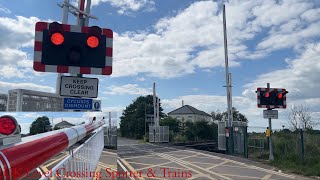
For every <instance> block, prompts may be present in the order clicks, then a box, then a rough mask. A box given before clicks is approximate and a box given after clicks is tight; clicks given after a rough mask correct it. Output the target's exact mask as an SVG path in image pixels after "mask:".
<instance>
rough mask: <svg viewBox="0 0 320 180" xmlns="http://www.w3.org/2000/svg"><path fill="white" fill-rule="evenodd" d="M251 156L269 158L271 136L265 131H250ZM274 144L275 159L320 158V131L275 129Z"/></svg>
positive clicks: (305, 159)
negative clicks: (267, 135)
mask: <svg viewBox="0 0 320 180" xmlns="http://www.w3.org/2000/svg"><path fill="white" fill-rule="evenodd" d="M248 136H249V138H248V147H249V149H248V150H249V152H248V153H249V156H250V157H252V158H257V159H268V157H269V138H268V137H266V134H265V133H264V132H250V133H248ZM272 146H273V153H274V157H275V159H278V160H279V159H282V160H297V162H302V161H309V160H310V161H311V160H312V159H315V158H318V159H319V160H320V156H319V154H320V131H316V130H315V131H314V130H309V131H302V130H296V131H294V132H292V131H290V130H288V129H281V130H275V131H273V133H272Z"/></svg>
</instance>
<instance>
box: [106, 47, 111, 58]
mask: <svg viewBox="0 0 320 180" xmlns="http://www.w3.org/2000/svg"><path fill="white" fill-rule="evenodd" d="M106 56H108V57H112V48H110V47H106Z"/></svg>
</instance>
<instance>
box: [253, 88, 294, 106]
mask: <svg viewBox="0 0 320 180" xmlns="http://www.w3.org/2000/svg"><path fill="white" fill-rule="evenodd" d="M256 92H257V100H258V107H259V108H270V109H273V108H286V105H287V104H286V94H287V93H288V91H286V89H282V88H258V89H257V91H256Z"/></svg>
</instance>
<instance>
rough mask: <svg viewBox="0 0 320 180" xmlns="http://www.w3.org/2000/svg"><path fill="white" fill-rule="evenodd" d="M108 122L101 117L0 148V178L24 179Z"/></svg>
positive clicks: (26, 138) (29, 137)
mask: <svg viewBox="0 0 320 180" xmlns="http://www.w3.org/2000/svg"><path fill="white" fill-rule="evenodd" d="M104 124H105V121H104V120H103V119H102V120H100V121H93V122H92V123H88V124H83V125H79V126H73V127H71V128H66V129H61V130H56V131H50V132H46V133H42V134H38V135H33V136H28V137H25V138H22V142H20V143H17V144H14V145H12V146H8V147H3V148H2V149H1V148H0V179H5V180H6V179H9V180H11V179H13V180H15V179H21V178H23V177H25V176H26V175H28V173H31V172H32V171H33V170H34V169H36V168H37V167H39V166H40V165H42V164H43V163H45V162H46V161H48V160H50V159H51V158H53V157H55V156H57V155H58V154H59V153H61V152H62V151H64V150H66V149H67V148H68V147H70V146H72V145H74V144H75V143H76V142H78V141H79V140H81V139H83V138H84V137H86V136H87V135H89V134H90V133H91V132H93V131H94V130H95V129H97V128H99V127H101V126H102V125H104Z"/></svg>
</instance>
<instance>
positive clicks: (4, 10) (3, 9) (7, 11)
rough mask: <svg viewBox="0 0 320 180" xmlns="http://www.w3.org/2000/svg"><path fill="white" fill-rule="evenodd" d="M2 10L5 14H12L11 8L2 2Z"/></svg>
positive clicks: (0, 7) (0, 9) (0, 8)
mask: <svg viewBox="0 0 320 180" xmlns="http://www.w3.org/2000/svg"><path fill="white" fill-rule="evenodd" d="M0 12H3V13H5V14H11V11H10V9H8V8H6V7H4V6H2V5H1V4H0Z"/></svg>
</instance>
